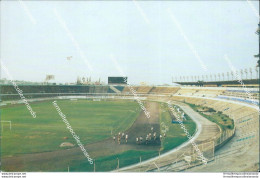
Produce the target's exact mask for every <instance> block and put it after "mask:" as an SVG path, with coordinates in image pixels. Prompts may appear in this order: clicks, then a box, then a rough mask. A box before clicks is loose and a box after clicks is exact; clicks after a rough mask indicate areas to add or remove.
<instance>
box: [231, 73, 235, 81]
mask: <svg viewBox="0 0 260 178" xmlns="http://www.w3.org/2000/svg"><path fill="white" fill-rule="evenodd" d="M231 78H232V80H233V79H234V72H233V71H231Z"/></svg>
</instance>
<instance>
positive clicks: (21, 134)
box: [1, 100, 139, 156]
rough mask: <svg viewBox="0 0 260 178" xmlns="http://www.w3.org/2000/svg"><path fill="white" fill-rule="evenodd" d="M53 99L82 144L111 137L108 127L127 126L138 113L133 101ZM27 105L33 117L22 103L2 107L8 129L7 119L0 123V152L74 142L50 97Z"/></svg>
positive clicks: (28, 150) (53, 147) (14, 152)
mask: <svg viewBox="0 0 260 178" xmlns="http://www.w3.org/2000/svg"><path fill="white" fill-rule="evenodd" d="M57 103H58V105H59V107H60V108H61V111H62V112H63V113H64V114H65V115H66V117H67V120H68V121H69V123H70V125H71V127H72V128H73V130H74V131H75V133H76V134H77V135H78V136H79V137H80V141H81V142H82V143H83V144H88V143H92V142H97V141H100V140H103V139H105V138H108V137H111V129H112V132H115V133H117V132H118V131H123V130H126V129H128V128H129V127H130V126H131V125H132V124H133V122H134V121H135V119H136V118H137V116H138V114H139V112H133V111H135V110H138V109H139V106H138V103H136V102H133V101H127V102H126V101H100V102H99V101H87V100H77V101H71V100H58V101H57ZM30 105H31V107H32V108H33V110H34V111H35V112H36V113H37V118H35V119H34V118H32V116H31V115H30V112H29V111H28V110H27V108H26V106H25V105H17V106H14V107H6V108H2V115H1V118H2V121H3V120H6V121H12V131H10V130H9V125H8V123H2V125H3V129H4V130H3V132H2V145H1V152H2V156H11V155H19V154H24V153H35V152H46V151H53V150H58V149H64V148H60V147H59V145H60V144H61V143H62V142H70V143H73V144H76V142H75V140H74V138H73V137H72V136H71V133H70V132H69V130H68V129H67V128H66V125H65V123H64V122H63V121H62V119H61V117H60V116H59V115H58V112H57V111H56V109H55V107H54V106H53V105H52V101H48V102H36V103H30ZM119 123H120V124H119ZM64 137H68V139H67V140H64V139H63V138H64Z"/></svg>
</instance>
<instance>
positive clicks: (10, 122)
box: [1, 121, 12, 131]
mask: <svg viewBox="0 0 260 178" xmlns="http://www.w3.org/2000/svg"><path fill="white" fill-rule="evenodd" d="M1 122H7V123H9V128H10V130H12V121H1ZM3 130H4V125H3V124H2V131H3Z"/></svg>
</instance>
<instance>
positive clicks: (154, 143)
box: [1, 77, 259, 172]
mask: <svg viewBox="0 0 260 178" xmlns="http://www.w3.org/2000/svg"><path fill="white" fill-rule="evenodd" d="M122 78H124V77H117V78H115V79H116V82H118V83H117V84H116V82H114V81H113V82H112V84H111V83H109V84H108V85H74V86H71V85H67V86H66V85H61V86H60V85H58V86H57V85H19V89H20V90H22V91H23V95H24V96H25V98H27V99H28V101H29V104H30V105H31V107H32V108H33V110H34V112H35V113H36V115H37V119H31V116H30V112H28V110H27V108H26V107H25V106H24V103H23V102H22V101H19V97H20V96H19V94H17V91H16V90H15V88H14V87H13V86H12V85H1V98H2V105H1V108H2V115H1V117H2V120H1V125H2V136H1V138H2V145H1V148H2V149H1V154H2V169H3V170H4V171H34V172H37V171H54V172H55V171H59V172H60V171H67V170H68V169H69V171H75V172H89V171H91V172H92V171H97V172H103V171H128V172H129V171H130V172H140V171H141V172H147V171H166V172H167V171H174V172H175V171H201V172H203V171H221V172H223V171H234V170H236V171H256V170H258V168H259V159H258V158H259V152H258V148H259V127H258V126H259V120H258V99H259V90H258V88H248V89H249V90H250V93H252V94H253V96H254V98H253V99H248V96H247V94H246V93H245V90H244V88H241V87H235V84H234V83H235V81H231V82H229V83H230V84H229V85H232V83H233V85H234V87H203V86H200V87H199V86H195V85H193V86H182V85H181V86H177V87H169V86H129V85H127V83H124V82H123V83H122ZM112 79H113V78H112ZM110 82H111V81H110ZM120 82H121V83H120ZM250 82H253V83H254V80H251V81H250ZM250 82H249V84H247V85H248V86H250V85H252V84H250ZM219 83H221V82H219ZM225 83H228V82H223V84H225ZM131 91H135V93H132V92H131ZM137 100H141V102H142V103H143V104H144V106H145V108H146V109H147V111H149V115H150V117H149V118H148V117H147V116H146V115H145V112H144V110H142V109H141V107H140V106H139V105H138V102H136V101H137ZM53 101H56V102H57V104H58V105H59V107H60V109H61V111H62V112H63V114H65V115H66V118H67V120H68V121H69V123H70V124H71V127H72V128H73V129H74V131H75V133H77V135H79V137H80V139H81V142H82V143H83V144H84V146H85V148H86V150H87V152H88V154H89V155H90V156H91V158H92V159H93V160H94V164H89V163H88V160H87V159H86V158H85V157H84V155H83V153H82V151H81V150H80V149H79V147H77V146H76V143H75V140H74V138H73V137H72V136H71V134H70V133H69V131H68V130H67V129H66V128H65V124H64V123H63V122H62V120H61V119H60V116H59V114H58V113H57V111H56V110H55V108H54V107H53V105H52V102H53ZM169 102H170V103H171V105H172V107H174V108H175V109H176V108H177V109H178V111H179V112H180V113H184V115H185V117H184V118H185V119H182V123H183V125H184V127H185V128H186V129H187V131H188V132H189V134H190V135H191V136H192V138H191V139H190V140H188V138H187V136H186V134H185V133H184V132H183V130H182V128H181V127H180V124H179V123H178V122H173V121H174V120H175V121H177V119H176V118H177V117H179V116H180V114H179V112H177V109H176V112H171V109H170V107H169ZM238 110H239V112H238ZM181 118H183V117H181ZM4 121H9V122H4ZM120 133H121V136H120V141H118V139H119V135H118V134H120ZM123 133H124V135H128V139H126V138H125V137H124V135H122V134H123ZM149 133H152V138H148V139H146V137H147V135H148V136H149ZM154 133H157V136H155V137H154V135H153V134H154ZM159 135H160V136H161V137H160V136H159ZM141 137H142V138H141ZM136 138H139V141H137V140H136ZM141 139H142V140H141ZM126 140H127V141H126ZM191 140H192V141H193V142H194V143H195V144H196V147H194V145H193V144H192V142H191ZM195 148H197V149H199V150H200V151H201V152H202V153H203V156H204V158H205V159H206V160H207V165H205V164H203V160H202V159H200V157H199V155H198V152H197V151H196V149H195ZM245 163H246V164H245Z"/></svg>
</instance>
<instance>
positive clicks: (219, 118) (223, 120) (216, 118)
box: [189, 104, 234, 131]
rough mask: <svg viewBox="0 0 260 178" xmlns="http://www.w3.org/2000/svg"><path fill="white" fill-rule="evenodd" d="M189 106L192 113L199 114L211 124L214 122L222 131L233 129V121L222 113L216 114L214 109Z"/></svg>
mask: <svg viewBox="0 0 260 178" xmlns="http://www.w3.org/2000/svg"><path fill="white" fill-rule="evenodd" d="M189 105H190V107H191V108H192V109H193V110H194V111H196V112H198V113H200V114H201V115H202V116H203V117H205V118H207V119H208V120H210V121H211V122H214V123H216V124H217V125H219V126H220V128H221V129H222V130H223V131H224V130H230V129H233V128H234V120H233V119H231V118H229V117H228V116H227V115H225V114H223V113H222V112H216V111H215V110H214V109H212V108H208V107H205V106H198V105H195V104H189ZM205 113H209V114H208V115H207V114H205Z"/></svg>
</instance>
